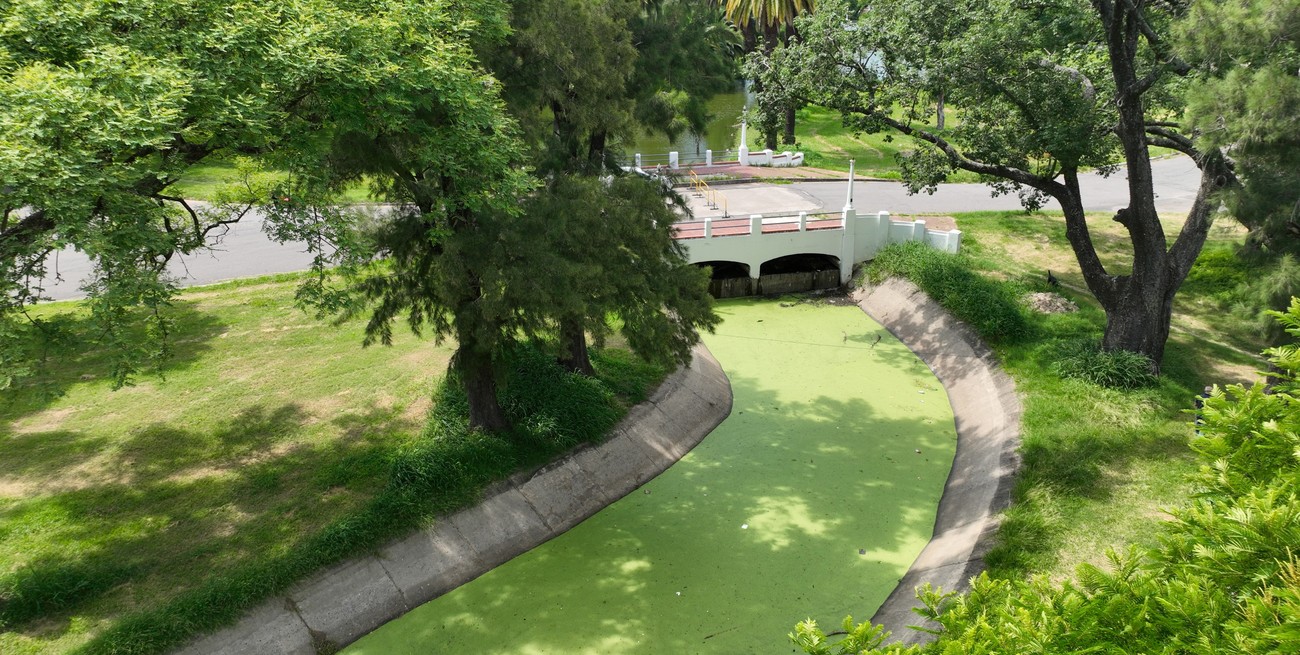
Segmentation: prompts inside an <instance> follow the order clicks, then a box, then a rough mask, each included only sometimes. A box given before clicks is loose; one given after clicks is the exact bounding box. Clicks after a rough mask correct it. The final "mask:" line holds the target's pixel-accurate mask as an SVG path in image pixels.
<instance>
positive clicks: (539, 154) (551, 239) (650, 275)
mask: <svg viewBox="0 0 1300 655" xmlns="http://www.w3.org/2000/svg"><path fill="white" fill-rule="evenodd" d="M642 4H643V3H641V2H638V1H634V0H598V1H597V2H590V1H579V0H534V1H531V2H520V3H516V4H515V6H514V14H513V16H512V25H513V27H514V34H513V35H512V36H511V38H510V40H509V41H508V42H507V43H506V44H504V45H503V46H502V47H501V48H499V49H498V50H497V51H495V52H493V53H492V54H489V55H487V59H488V60H489V61H492V62H494V67H495V68H496V69H497V70H498V71H499V75H500V78H501V79H502V81H503V82H504V87H505V90H504V95H505V98H506V99H507V101H508V103H509V105H510V107H511V111H512V113H514V114H515V115H516V116H518V118H519V121H520V122H521V124H522V125H524V127H525V133H526V134H527V136H528V141H529V144H530V146H531V152H532V153H533V158H532V160H533V163H534V165H535V167H536V169H535V170H536V172H537V174H538V175H539V177H540V179H539V188H538V189H537V191H536V192H535V193H533V194H531V196H530V197H529V198H528V199H527V200H526V201H525V203H524V209H523V211H524V214H523V216H522V217H521V223H520V224H521V225H524V226H527V227H524V228H521V230H520V231H519V239H518V240H517V241H516V242H515V243H514V245H513V246H512V248H511V249H512V250H513V251H514V252H515V253H516V256H517V258H518V259H517V261H515V262H513V263H512V264H511V265H512V266H513V270H515V271H517V272H518V275H517V276H516V277H515V278H514V282H513V283H512V285H511V293H514V294H516V295H518V296H520V300H519V302H520V303H532V304H534V305H535V306H536V309H535V310H534V311H535V312H537V314H539V315H545V316H549V317H551V318H552V319H553V321H554V323H555V329H556V332H557V333H558V334H559V336H560V341H561V353H560V360H561V362H562V363H564V364H565V365H566V366H567V367H569V368H570V369H572V370H575V371H578V372H582V373H587V374H590V373H591V372H592V369H591V364H590V361H589V359H588V355H587V334H588V332H591V333H592V334H594V335H595V336H596V337H597V338H601V337H603V335H604V334H605V333H606V332H607V331H608V327H607V324H606V321H607V319H608V317H609V315H610V314H611V313H613V314H617V315H618V316H620V317H621V322H620V326H621V329H622V332H623V333H624V334H625V335H626V336H627V339H628V343H629V344H631V345H632V347H633V349H634V350H635V351H636V352H638V353H639V354H641V355H643V356H646V357H649V358H652V359H657V360H660V361H675V362H683V363H684V362H685V361H688V358H689V350H690V346H691V345H693V344H694V343H695V342H696V341H697V340H698V336H697V334H696V330H698V329H700V328H708V327H711V326H712V325H713V323H714V322H716V319H715V318H714V317H713V314H712V310H711V309H709V307H710V303H709V300H708V294H707V281H706V280H705V279H704V278H703V277H702V276H700V275H699V274H698V271H696V270H695V269H694V267H691V266H690V265H689V264H687V263H686V260H685V258H684V256H683V252H682V250H681V249H680V248H679V247H678V246H677V245H676V244H675V242H674V241H673V240H672V238H671V234H670V233H669V230H670V229H671V224H672V222H673V221H674V220H675V218H676V216H675V215H674V214H673V212H672V211H671V210H670V209H669V207H668V205H667V204H666V203H665V200H666V199H665V197H664V195H663V193H662V189H658V188H657V187H656V186H655V185H653V184H651V183H649V182H647V181H645V180H640V179H604V180H602V179H600V178H602V177H604V176H615V177H623V176H624V173H623V171H622V170H621V169H620V168H618V167H617V165H616V164H615V162H614V160H613V158H612V157H611V156H610V152H609V147H610V146H611V144H616V143H618V142H620V141H622V140H624V139H627V138H629V137H630V136H631V135H632V134H634V133H635V132H636V131H638V129H640V128H641V127H642V125H639V123H642V121H645V120H649V121H653V122H652V123H650V124H649V125H645V126H647V127H656V128H658V129H660V130H662V131H668V132H671V131H673V130H674V129H675V126H677V125H680V124H682V123H683V122H686V123H690V124H693V123H694V121H695V118H694V117H693V116H691V113H692V110H691V107H692V106H699V107H702V106H703V102H702V101H703V100H704V99H707V96H708V94H709V92H710V90H711V89H714V88H717V85H716V84H715V83H714V82H713V81H711V80H710V74H711V73H712V74H714V75H717V74H718V73H720V72H722V71H726V70H729V67H727V66H726V62H725V58H724V57H723V56H722V55H723V54H724V53H719V52H717V43H716V42H715V41H712V40H710V39H709V38H707V35H708V32H707V31H701V29H700V24H701V22H700V21H698V20H690V21H684V20H681V19H682V18H690V17H698V14H697V13H696V8H694V7H693V6H692V5H689V4H685V3H676V2H665V3H657V4H656V5H654V6H651V7H648V8H646V7H643V6H642ZM715 22H716V21H715ZM650 34H653V35H657V36H659V38H647V35H650ZM674 44H676V45H677V46H680V47H672V46H673V45H674ZM683 49H685V50H687V52H688V54H690V52H692V51H693V52H694V53H695V54H696V55H697V62H698V64H700V65H697V66H696V67H695V68H693V69H682V67H681V66H679V65H677V64H675V63H674V60H673V59H669V58H665V57H664V56H663V55H661V54H651V53H649V52H647V51H654V52H655V53H660V52H663V51H670V52H676V51H681V50H683ZM710 61H712V62H714V64H712V67H713V68H712V70H711V68H710V65H709V64H708V62H710ZM677 63H680V62H677ZM664 96H669V97H673V98H676V99H679V100H672V101H665V100H664ZM688 98H689V100H687V99H688ZM647 105H648V106H647ZM638 117H640V118H641V120H638ZM647 311H648V312H652V313H653V314H654V315H655V316H657V317H660V319H661V320H650V319H648V318H647V317H645V316H644V313H645V312H647Z"/></svg>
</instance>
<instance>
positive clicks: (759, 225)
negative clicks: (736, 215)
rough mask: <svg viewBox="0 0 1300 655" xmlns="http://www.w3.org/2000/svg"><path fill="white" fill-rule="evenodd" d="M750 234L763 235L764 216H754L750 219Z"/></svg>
mask: <svg viewBox="0 0 1300 655" xmlns="http://www.w3.org/2000/svg"><path fill="white" fill-rule="evenodd" d="M749 233H750V234H762V233H763V215H762V214H752V215H751V216H750V217H749Z"/></svg>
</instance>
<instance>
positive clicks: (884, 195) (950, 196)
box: [690, 157, 1200, 218]
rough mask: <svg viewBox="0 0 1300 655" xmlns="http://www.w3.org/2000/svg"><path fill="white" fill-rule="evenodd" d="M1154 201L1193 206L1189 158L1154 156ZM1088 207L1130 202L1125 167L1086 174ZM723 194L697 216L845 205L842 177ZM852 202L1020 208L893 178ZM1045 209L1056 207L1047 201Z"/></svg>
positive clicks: (873, 208)
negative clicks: (917, 189) (918, 189)
mask: <svg viewBox="0 0 1300 655" xmlns="http://www.w3.org/2000/svg"><path fill="white" fill-rule="evenodd" d="M1152 169H1153V173H1154V175H1155V182H1156V196H1157V198H1156V205H1157V208H1158V209H1159V210H1160V211H1162V212H1186V211H1187V210H1188V209H1190V208H1191V206H1192V200H1193V199H1194V198H1195V197H1196V190H1197V187H1198V186H1199V184H1200V171H1198V170H1197V168H1196V165H1195V164H1194V163H1193V162H1192V160H1191V159H1189V158H1187V157H1173V158H1168V159H1161V160H1158V161H1155V162H1153V164H1152ZM1079 185H1080V189H1081V191H1082V193H1083V197H1084V209H1087V210H1088V211H1113V210H1115V209H1117V208H1119V207H1123V206H1125V205H1127V204H1128V188H1127V179H1126V178H1125V176H1124V174H1123V173H1119V174H1116V175H1112V176H1111V177H1109V178H1103V177H1101V176H1100V175H1097V174H1094V173H1090V174H1085V175H1083V176H1082V177H1081V179H1080V181H1079ZM715 191H716V193H717V194H719V195H721V196H722V198H720V199H718V200H717V202H715V204H716V205H717V207H716V208H713V207H709V206H707V205H706V203H705V199H704V198H690V201H691V202H690V204H691V208H692V210H693V211H694V213H695V215H696V217H697V218H704V217H720V216H722V214H723V210H724V207H725V209H726V211H727V213H728V214H730V215H731V216H748V215H750V214H772V213H790V212H801V211H806V212H810V213H811V212H838V211H840V210H841V209H842V208H843V207H844V200H845V192H846V191H847V187H846V185H845V184H844V183H843V182H794V183H791V184H783V185H773V184H766V183H755V184H738V185H726V186H724V185H719V186H716V187H715ZM853 206H854V207H856V208H857V210H858V212H859V213H862V212H871V213H874V212H878V211H888V212H890V213H893V214H946V213H953V212H967V211H982V210H1001V209H1019V208H1020V201H1019V199H1018V198H1017V197H1016V196H1014V195H1011V196H999V197H992V196H991V195H990V189H989V188H988V187H987V186H985V185H982V184H944V185H941V186H940V187H939V189H938V191H936V192H935V193H934V194H933V195H927V194H924V193H922V194H917V195H908V193H907V189H906V188H905V187H904V186H903V185H902V184H901V183H899V182H894V181H859V182H857V183H856V184H854V185H853ZM1046 208H1047V209H1058V210H1059V209H1060V205H1058V204H1057V203H1056V202H1055V201H1051V202H1050V203H1049V204H1048V205H1047V207H1046Z"/></svg>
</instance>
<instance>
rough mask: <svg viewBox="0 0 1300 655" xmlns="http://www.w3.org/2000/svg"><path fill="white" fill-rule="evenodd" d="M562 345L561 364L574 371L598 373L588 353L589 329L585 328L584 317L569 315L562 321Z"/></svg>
mask: <svg viewBox="0 0 1300 655" xmlns="http://www.w3.org/2000/svg"><path fill="white" fill-rule="evenodd" d="M560 347H561V348H562V349H563V354H562V355H561V356H560V358H559V364H560V366H563V367H564V368H565V369H566V370H568V371H570V372H572V373H581V374H583V375H587V376H591V375H595V374H596V369H594V368H592V366H591V357H589V356H588V354H587V331H586V330H584V329H583V325H582V319H580V318H575V317H568V318H565V319H563V320H561V321H560Z"/></svg>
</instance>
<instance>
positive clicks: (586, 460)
mask: <svg viewBox="0 0 1300 655" xmlns="http://www.w3.org/2000/svg"><path fill="white" fill-rule="evenodd" d="M731 405H732V392H731V382H730V381H729V380H728V379H727V375H726V373H725V372H723V370H722V367H721V366H720V365H719V364H718V362H717V360H716V359H714V358H713V355H712V354H710V353H709V351H708V349H707V348H705V347H704V345H703V344H701V345H699V346H697V347H696V348H695V351H694V353H693V359H692V361H691V364H690V366H688V367H684V368H681V369H679V370H677V371H676V372H674V373H672V374H670V375H669V376H668V377H667V378H666V379H665V380H664V382H663V383H662V384H661V385H660V386H659V388H658V389H657V390H656V391H655V392H654V394H653V395H652V396H651V397H650V398H649V399H648V400H647V401H646V402H644V403H641V404H639V405H637V406H636V407H633V408H632V409H631V411H629V412H628V414H627V416H626V417H624V419H623V420H622V422H620V423H619V424H618V425H617V426H615V428H614V429H613V430H612V431H611V433H610V437H609V438H608V439H606V440H605V441H604V442H602V443H600V444H596V445H590V446H584V447H581V448H578V449H577V450H575V451H574V452H572V453H570V454H568V455H566V456H565V457H563V458H561V459H560V460H558V461H556V462H553V463H551V464H548V465H546V466H544V467H541V468H539V469H535V470H531V471H524V472H521V473H518V474H516V475H514V476H512V477H511V478H509V479H507V480H503V481H501V482H499V483H497V484H495V485H493V486H492V487H490V488H489V489H488V490H487V491H486V492H485V493H484V499H483V501H482V502H480V503H479V504H477V505H475V506H473V507H469V508H467V509H464V510H461V511H459V512H457V513H455V514H452V515H450V516H447V517H443V518H442V519H439V520H438V521H436V522H435V523H434V524H433V525H432V526H430V527H428V528H425V529H422V530H418V531H416V532H414V533H413V534H411V535H409V536H407V537H405V538H403V539H400V540H398V541H395V542H393V543H390V544H388V545H387V546H385V547H383V548H381V549H380V550H379V551H378V552H376V553H374V554H371V555H367V556H364V557H358V558H354V559H350V560H347V561H345V562H341V563H339V564H337V565H334V566H331V567H328V568H327V569H325V570H323V571H321V572H320V573H317V574H316V575H314V576H312V577H310V578H308V579H306V580H303V581H302V582H299V583H297V584H296V585H294V586H293V587H292V588H291V589H289V591H288V592H287V593H285V594H284V595H282V596H278V597H276V598H272V599H271V600H268V601H266V602H265V603H262V604H261V605H259V606H257V607H255V608H253V609H252V610H250V611H249V612H247V613H245V615H244V617H243V618H241V619H240V620H239V621H238V622H237V623H235V624H234V625H231V626H229V627H227V628H223V629H221V630H219V631H217V632H214V633H211V634H208V635H205V636H202V637H199V638H198V639H196V640H195V641H193V642H191V643H190V644H189V645H188V646H186V647H185V648H183V649H181V650H179V651H176V653H177V655H237V654H243V653H259V654H267V655H275V654H284V655H317V654H318V653H330V652H334V651H335V650H337V649H339V648H341V647H343V646H346V645H347V644H350V643H352V642H354V641H356V640H357V639H359V638H361V637H362V636H364V635H365V634H366V633H368V632H370V631H371V630H374V629H375V628H378V627H379V626H381V625H383V624H384V623H386V622H388V621H390V620H392V619H394V618H396V617H398V616H401V615H402V614H404V613H406V612H408V611H410V610H412V609H414V608H416V607H417V606H419V605H420V604H422V603H424V602H427V601H429V600H432V599H434V598H437V597H438V596H441V595H442V594H445V593H447V592H448V591H451V590H452V589H455V588H456V587H458V586H460V585H462V584H464V583H466V582H469V581H470V580H473V579H474V578H477V577H479V576H480V575H482V574H484V573H486V572H488V571H489V570H491V569H492V568H494V567H496V566H498V565H500V564H502V563H504V562H506V561H508V560H510V559H512V558H514V557H515V556H517V555H520V554H522V553H524V552H526V551H528V550H531V549H532V548H534V547H536V546H538V545H540V544H542V543H544V542H546V541H548V540H550V539H551V538H553V537H555V536H558V535H559V534H561V533H563V532H565V531H567V530H568V529H569V528H572V527H573V526H575V525H577V524H578V523H580V522H582V520H583V519H586V518H587V517H589V516H591V515H593V514H595V513H596V512H598V511H600V510H601V509H603V508H604V507H605V506H606V505H609V504H610V503H613V502H614V501H616V500H618V499H620V498H622V497H623V496H625V495H627V494H629V493H631V492H632V491H635V490H636V489H637V488H639V487H640V486H641V485H643V484H645V483H646V482H648V481H649V480H650V479H652V478H654V477H655V476H657V475H659V474H660V473H662V472H663V471H665V470H667V469H668V467H670V466H672V465H673V464H674V463H675V462H677V460H679V459H681V458H682V456H684V455H685V454H686V453H688V452H690V450H691V449H692V448H694V447H695V446H696V445H697V444H699V443H700V441H702V440H703V439H704V437H705V436H707V435H708V434H709V433H710V432H712V431H713V429H714V428H716V427H717V426H718V424H720V423H722V421H723V419H725V418H726V417H727V415H728V414H730V413H731Z"/></svg>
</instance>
